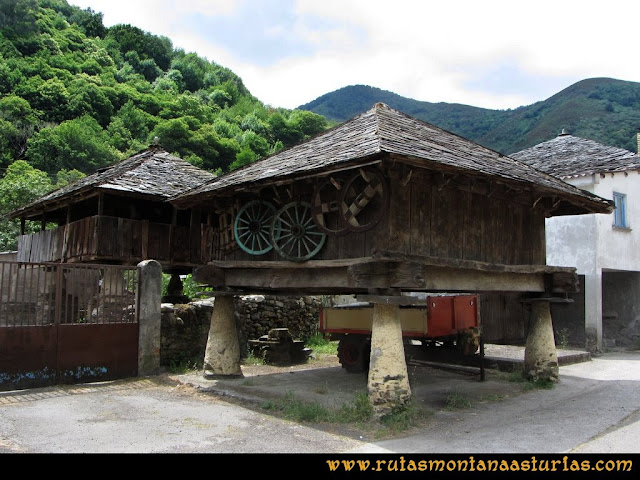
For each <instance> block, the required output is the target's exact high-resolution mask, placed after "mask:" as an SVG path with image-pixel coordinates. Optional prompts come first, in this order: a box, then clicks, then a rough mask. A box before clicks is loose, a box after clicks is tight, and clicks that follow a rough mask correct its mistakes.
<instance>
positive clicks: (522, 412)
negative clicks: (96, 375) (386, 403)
mask: <svg viewBox="0 0 640 480" xmlns="http://www.w3.org/2000/svg"><path fill="white" fill-rule="evenodd" d="M324 370H326V371H324ZM323 371H324V372H323ZM327 372H328V373H327ZM323 374H326V375H329V376H328V377H327V379H334V380H336V381H334V380H319V379H320V378H322V377H321V376H322V375H323ZM560 374H561V376H560V377H561V378H560V381H559V383H558V385H557V386H556V387H555V388H553V389H552V390H536V391H531V392H527V393H523V394H520V395H516V396H513V397H510V398H507V399H504V400H500V401H495V402H485V403H479V404H477V405H474V407H473V408H471V409H464V410H455V411H448V410H445V409H441V410H440V411H437V412H436V413H434V414H433V416H432V418H431V421H430V423H429V426H428V427H427V428H425V429H423V430H421V431H420V432H419V433H417V434H412V435H409V436H405V437H403V438H396V439H393V440H385V441H375V440H374V439H366V438H365V439H363V440H360V438H358V437H351V436H340V435H334V434H331V433H327V432H326V431H321V430H318V429H314V428H311V427H309V426H302V425H297V424H295V423H292V422H289V421H285V420H281V419H278V418H275V417H273V416H270V415H268V414H266V413H262V412H260V411H257V410H255V409H248V408H244V407H242V406H240V405H238V404H237V403H236V402H231V401H228V400H227V399H225V397H223V396H219V395H216V394H214V393H212V392H213V391H214V390H211V391H209V392H207V391H202V390H201V391H198V390H194V388H193V387H192V386H190V385H185V384H184V383H182V384H178V385H176V384H175V383H173V384H172V383H163V382H162V381H161V380H163V379H165V378H164V377H151V378H146V379H133V380H128V381H120V382H112V383H106V384H95V385H80V386H72V387H53V388H46V389H37V390H32V391H28V392H7V393H2V394H0V452H41V453H59V452H66V453H74V452H87V453H91V452H104V453H116V452H118V453H119V452H130V453H198V452H208V453H240V452H242V453H375V452H379V453H383V452H394V453H427V452H429V453H436V452H446V453H456V452H460V453H474V452H477V453H482V452H485V453H501V452H506V453H520V452H524V453H531V452H537V453H563V452H576V453H587V452H596V453H629V452H632V453H638V452H640V395H639V392H640V352H615V353H608V354H605V355H603V356H602V357H598V358H595V359H593V360H592V361H590V362H585V363H579V364H574V365H568V366H563V367H560ZM340 375H348V374H345V373H344V372H343V371H341V370H340V369H339V368H338V372H334V371H331V369H321V370H318V371H315V372H313V371H307V372H302V373H297V372H296V375H292V374H291V373H285V374H282V377H279V378H278V377H274V380H271V383H272V384H273V382H278V381H281V382H282V383H281V384H280V387H279V390H280V392H284V391H285V388H289V387H288V386H287V387H285V383H284V380H285V379H299V380H291V381H294V382H308V381H309V379H311V380H310V381H312V382H315V385H316V386H317V385H319V384H320V383H322V384H325V382H326V383H327V384H328V386H329V387H330V388H331V387H332V386H333V385H336V388H338V387H337V385H338V384H339V383H340V382H341V381H343V380H342V379H343V378H348V380H345V381H344V383H345V385H346V384H351V385H353V384H355V383H357V381H358V380H357V377H341V376H340ZM448 378H449V380H447V381H450V382H454V383H456V384H460V383H461V381H462V380H456V379H455V378H454V379H453V380H451V376H450V375H449V377H448ZM338 380H339V381H340V382H339V381H338ZM240 381H242V380H240ZM467 381H468V382H476V383H474V384H473V385H471V386H472V387H474V388H475V389H477V385H478V384H477V381H476V380H467ZM328 382H331V383H328ZM187 383H188V381H187ZM258 383H259V382H256V385H257V384H258ZM486 385H487V388H488V387H490V386H491V382H487V383H486ZM298 386H299V387H301V388H302V383H299V385H298ZM224 388H227V387H226V386H225V387H224ZM251 388H253V390H252V391H253V392H254V394H256V395H260V389H259V387H257V386H254V387H251ZM437 388H439V387H438V386H437V385H436V383H435V381H434V383H432V384H428V385H426V386H425V389H426V390H421V389H419V388H416V389H415V393H414V395H415V396H417V397H422V396H424V395H426V394H425V392H432V393H435V392H436V391H437ZM239 390H240V389H239ZM315 390H320V389H318V388H315ZM265 392H266V390H265ZM443 392H444V390H443ZM325 396H326V395H325Z"/></svg>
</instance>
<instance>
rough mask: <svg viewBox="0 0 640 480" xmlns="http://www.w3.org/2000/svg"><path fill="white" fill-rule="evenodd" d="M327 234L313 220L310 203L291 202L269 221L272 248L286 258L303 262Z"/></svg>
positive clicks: (320, 246)
mask: <svg viewBox="0 0 640 480" xmlns="http://www.w3.org/2000/svg"><path fill="white" fill-rule="evenodd" d="M326 238H327V234H326V233H324V232H322V231H320V229H319V228H318V226H317V225H316V223H315V222H314V220H313V215H312V213H311V205H310V204H308V203H304V202H291V203H288V204H286V205H285V206H284V207H282V208H281V209H280V210H278V212H277V213H276V214H275V215H274V217H273V221H272V223H271V242H272V243H273V248H275V249H276V251H277V252H278V253H279V254H280V255H281V256H283V257H284V258H286V259H288V260H293V261H295V262H304V261H306V260H309V259H311V258H313V257H314V256H315V255H316V254H317V253H318V252H319V251H320V249H321V248H322V246H323V245H324V242H325V240H326Z"/></svg>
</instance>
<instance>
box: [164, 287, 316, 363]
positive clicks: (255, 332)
mask: <svg viewBox="0 0 640 480" xmlns="http://www.w3.org/2000/svg"><path fill="white" fill-rule="evenodd" d="M214 302H215V299H214V298H209V299H204V300H199V301H193V302H191V303H188V304H170V303H163V304H162V330H161V347H160V364H161V365H163V366H171V365H172V364H184V363H186V362H192V363H193V362H197V363H198V364H199V363H201V362H202V360H203V359H204V352H205V349H206V346H207V337H208V335H209V326H210V324H211V314H212V313H213V308H214ZM320 304H321V300H320V297H302V298H291V297H276V296H269V295H248V296H241V297H236V298H235V299H234V310H235V317H236V325H237V327H238V338H239V340H240V351H241V352H242V355H243V357H244V356H246V355H247V353H248V341H249V340H252V339H257V338H259V337H261V336H262V335H267V334H268V333H269V330H271V329H272V328H288V329H289V331H290V332H291V335H292V336H293V338H294V339H296V340H304V341H307V340H308V339H309V338H310V337H312V336H313V335H314V334H315V333H317V331H318V327H319V315H320Z"/></svg>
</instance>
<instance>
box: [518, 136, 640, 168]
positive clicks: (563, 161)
mask: <svg viewBox="0 0 640 480" xmlns="http://www.w3.org/2000/svg"><path fill="white" fill-rule="evenodd" d="M511 157H513V158H515V159H517V160H520V161H521V162H524V163H526V164H528V165H531V166H532V167H534V168H537V169H538V170H542V171H543V172H546V173H549V174H551V175H554V176H556V177H559V178H563V179H568V178H571V177H579V176H583V175H591V174H594V173H611V172H623V171H626V170H638V169H640V156H639V155H636V154H635V153H633V152H630V151H629V150H625V149H622V148H617V147H610V146H607V145H602V144H600V143H598V142H594V141H593V140H587V139H585V138H580V137H574V136H573V135H568V134H560V135H558V136H557V137H556V138H554V139H552V140H549V141H547V142H543V143H539V144H538V145H535V146H533V147H531V148H527V149H525V150H521V151H519V152H516V153H513V154H511Z"/></svg>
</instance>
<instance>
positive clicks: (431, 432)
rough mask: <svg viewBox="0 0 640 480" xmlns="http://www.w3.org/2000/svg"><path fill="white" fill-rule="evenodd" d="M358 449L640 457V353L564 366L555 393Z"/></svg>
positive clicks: (446, 417) (441, 418)
mask: <svg viewBox="0 0 640 480" xmlns="http://www.w3.org/2000/svg"><path fill="white" fill-rule="evenodd" d="M356 451H358V452H404V453H419V452H448V453H469V452H475V453H531V452H537V453H565V452H571V453H640V352H615V353H607V354H605V355H603V356H601V357H598V358H595V359H593V360H592V361H590V362H585V363H577V364H574V365H567V366H563V367H560V381H559V383H558V384H557V385H556V386H555V387H554V388H553V389H552V390H536V391H532V392H528V393H526V394H523V395H519V396H516V397H514V398H510V399H508V400H505V401H502V402H499V403H494V404H485V405H478V406H477V407H476V408H474V409H473V410H472V411H457V412H450V411H441V412H439V413H438V414H436V415H435V416H434V419H433V423H432V424H431V425H430V428H429V429H428V431H426V432H421V433H420V434H419V435H411V436H408V437H405V438H400V439H395V440H389V441H384V442H378V443H375V444H369V445H364V446H362V447H359V448H357V449H356Z"/></svg>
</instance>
